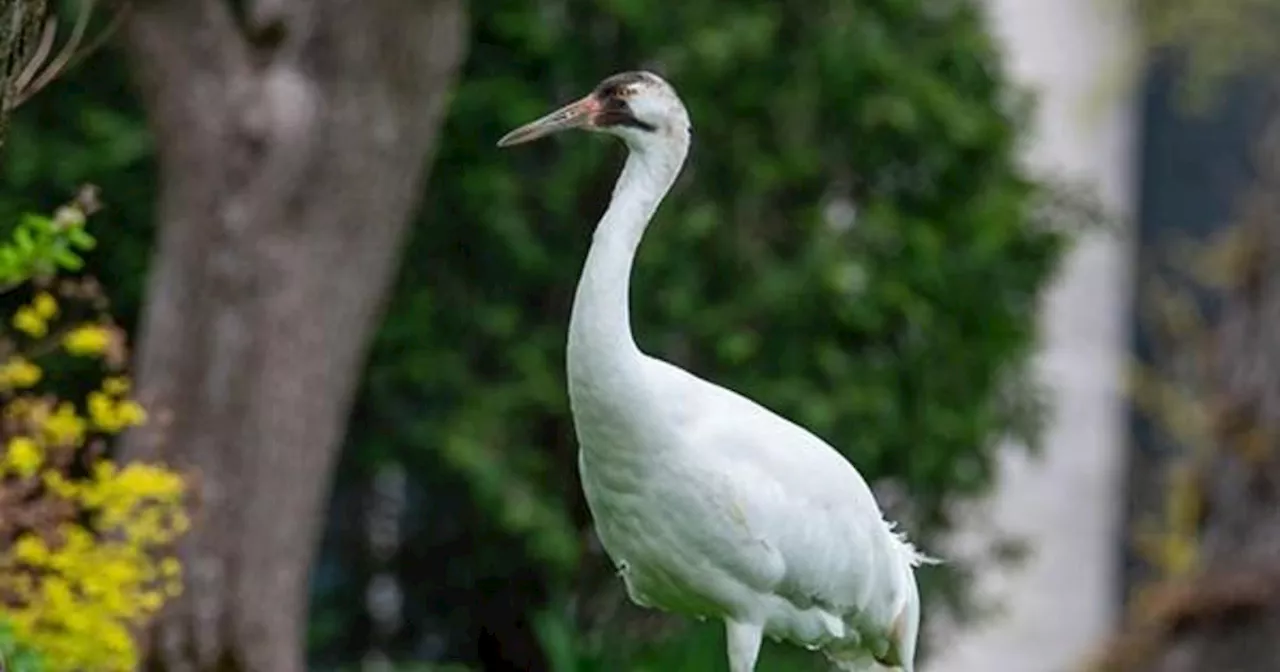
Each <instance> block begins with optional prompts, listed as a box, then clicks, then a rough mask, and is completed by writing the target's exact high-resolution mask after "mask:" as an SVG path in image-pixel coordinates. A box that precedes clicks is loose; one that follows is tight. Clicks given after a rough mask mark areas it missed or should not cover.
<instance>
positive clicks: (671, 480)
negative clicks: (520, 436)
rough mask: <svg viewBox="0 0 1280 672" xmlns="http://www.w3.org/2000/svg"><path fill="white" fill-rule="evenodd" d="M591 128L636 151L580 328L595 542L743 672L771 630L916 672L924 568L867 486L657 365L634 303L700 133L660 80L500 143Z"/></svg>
mask: <svg viewBox="0 0 1280 672" xmlns="http://www.w3.org/2000/svg"><path fill="white" fill-rule="evenodd" d="M572 127H584V128H591V129H594V130H604V131H606V132H610V133H613V134H615V135H619V136H621V137H622V138H623V139H624V140H625V141H626V142H627V145H628V148H629V149H630V152H629V155H628V158H627V162H626V164H625V166H624V168H623V171H622V175H621V176H620V177H619V179H618V183H617V186H616V187H615V189H614V193H613V198H612V200H611V202H610V205H609V208H608V209H607V210H606V212H605V215H604V217H603V218H602V219H601V220H600V223H599V224H598V225H597V227H596V230H595V234H594V237H593V241H592V245H591V249H590V252H589V253H588V255H587V260H586V264H585V266H584V268H583V273H582V278H581V280H580V281H579V284H578V289H577V293H576V295H575V298H574V305H573V312H572V317H571V319H570V325H569V337H568V349H567V368H568V380H569V399H570V406H571V409H572V413H573V419H574V426H575V431H576V433H577V439H578V443H579V447H580V450H579V454H578V466H579V471H580V476H581V479H582V487H583V491H584V493H585V495H586V500H587V505H588V508H589V509H590V511H591V515H592V519H593V521H594V523H595V528H596V533H597V535H598V536H599V538H600V541H601V544H602V546H603V547H604V549H605V551H606V553H607V554H608V555H609V557H610V558H611V559H612V561H613V562H614V564H615V566H616V567H617V569H618V573H619V574H620V575H621V577H622V579H623V581H624V582H625V584H626V588H627V592H628V595H629V596H630V598H631V599H632V601H634V602H635V603H636V604H638V605H640V606H645V607H651V608H656V609H661V610H664V611H669V612H673V613H680V614H686V615H691V616H696V617H704V618H717V619H720V620H723V621H724V622H725V625H726V631H727V633H728V644H727V647H728V652H727V653H728V657H729V662H730V668H731V670H732V672H750V671H751V670H753V669H754V667H755V662H756V658H757V655H758V651H759V647H760V643H761V639H762V637H763V636H765V635H768V636H770V637H772V638H774V639H780V640H787V641H791V642H794V643H797V644H800V645H802V646H805V647H807V648H810V649H815V650H817V649H821V650H822V651H823V652H824V653H825V654H826V655H827V656H828V658H830V659H831V660H832V661H833V662H834V663H835V664H837V665H838V666H840V667H841V668H842V669H846V670H863V669H870V668H872V667H874V666H875V665H876V664H885V665H897V666H899V667H901V668H902V669H903V670H905V671H906V672H913V667H914V655H915V645H916V635H917V629H918V627H919V626H918V622H919V612H920V606H919V595H918V593H917V589H916V583H915V577H914V568H915V567H916V566H917V565H919V564H921V563H922V562H926V561H928V560H929V559H928V558H926V557H925V556H923V555H921V554H919V553H917V552H916V550H915V549H914V548H913V547H912V545H911V544H910V543H909V542H907V541H906V539H905V537H903V536H902V535H901V534H899V533H897V532H895V531H894V529H893V526H892V524H890V523H889V522H887V521H886V520H885V519H884V517H883V515H882V514H881V512H880V509H879V507H878V506H877V504H876V502H875V498H874V496H873V495H872V493H871V490H870V488H869V487H868V486H867V484H866V482H865V481H864V480H863V478H862V476H861V475H860V474H859V473H858V472H857V470H856V469H854V467H853V465H851V464H850V463H849V462H848V461H847V460H846V459H845V458H844V457H843V456H842V455H840V453H838V452H837V451H836V450H835V449H833V448H832V447H831V446H829V445H828V444H827V443H825V442H824V441H823V440H822V439H820V438H818V437H817V436H815V435H814V434H812V433H811V432H809V431H808V430H806V429H805V428H803V427H801V426H799V425H797V424H795V423H793V422H791V421H789V420H787V419H785V418H783V417H782V416H780V415H778V414H776V413H773V412H771V411H770V410H768V409H766V408H765V407H763V406H761V405H760V404H758V403H756V402H754V401H752V400H750V399H748V398H747V397H744V396H742V395H740V394H738V393H736V392H733V391H732V390H728V389H726V388H723V387H720V386H718V385H715V384H713V383H711V382H708V381H706V380H704V379H702V378H699V377H697V376H695V375H693V374H692V373H689V372H688V371H685V370H684V369H681V368H679V367H677V366H675V365H673V364H670V363H668V362H665V361H662V360H660V359H657V358H655V357H651V356H649V355H647V354H645V353H644V352H642V351H641V350H640V348H639V347H638V346H637V345H636V343H635V341H634V339H633V337H632V332H631V325H630V316H629V310H628V302H629V291H630V275H631V267H632V263H633V261H634V258H635V255H636V252H637V248H638V246H639V243H640V240H641V238H642V236H643V234H644V232H645V229H646V227H647V225H648V222H649V221H650V219H651V217H652V215H653V214H654V212H655V211H656V209H657V207H658V204H659V202H660V201H661V199H662V197H663V196H664V195H665V194H666V192H667V190H668V189H669V188H670V186H671V184H672V183H673V182H674V181H675V178H676V176H677V175H678V174H679V172H680V169H681V167H682V165H683V163H684V159H685V156H686V154H687V153H688V148H689V138H690V126H689V121H688V116H687V113H686V112H685V108H684V105H683V104H682V103H681V102H680V100H679V97H678V96H677V95H676V94H675V91H674V90H673V89H672V88H671V87H670V85H668V84H667V83H666V82H664V81H663V80H662V79H660V78H658V77H657V76H656V75H653V74H651V73H623V74H620V75H615V76H614V77H611V78H609V79H606V80H605V81H604V82H602V83H601V85H600V86H598V87H597V88H596V90H595V91H594V92H593V93H592V94H590V95H589V96H587V97H586V98H584V99H582V100H580V101H578V102H576V103H573V104H570V105H568V106H566V107H564V108H562V109H561V110H558V111H556V112H554V113H552V114H550V115H547V116H546V117H544V118H543V119H540V120H538V121H536V122H533V123H531V124H527V125H526V126H524V127H521V128H520V129H517V130H516V131H513V132H512V133H511V134H509V135H508V136H507V137H506V138H504V139H503V142H502V143H500V144H504V145H505V144H515V143H516V142H524V141H528V140H531V139H534V138H536V137H540V136H541V135H545V134H547V133H550V132H554V131H556V130H561V129H563V128H572Z"/></svg>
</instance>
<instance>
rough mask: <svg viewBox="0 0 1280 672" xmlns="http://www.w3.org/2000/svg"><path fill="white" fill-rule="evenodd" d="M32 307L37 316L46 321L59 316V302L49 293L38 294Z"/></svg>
mask: <svg viewBox="0 0 1280 672" xmlns="http://www.w3.org/2000/svg"><path fill="white" fill-rule="evenodd" d="M31 307H32V308H34V309H35V311H36V315H39V316H40V317H41V318H42V319H45V320H48V319H49V318H51V317H53V316H54V315H57V314H58V302H57V301H55V300H54V298H53V296H51V295H50V294H49V292H40V293H39V294H36V298H35V300H34V301H32V302H31Z"/></svg>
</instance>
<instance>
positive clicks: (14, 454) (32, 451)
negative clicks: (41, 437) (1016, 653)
mask: <svg viewBox="0 0 1280 672" xmlns="http://www.w3.org/2000/svg"><path fill="white" fill-rule="evenodd" d="M42 464H44V451H43V450H42V449H41V448H40V444H38V443H36V442H35V441H34V440H32V439H31V438H30V437H27V436H15V437H13V438H12V439H9V444H8V445H7V446H5V454H4V461H3V462H0V472H3V471H12V472H13V473H15V474H17V475H18V476H19V477H21V478H29V477H31V476H32V475H34V474H35V473H36V472H37V471H39V470H40V465H42Z"/></svg>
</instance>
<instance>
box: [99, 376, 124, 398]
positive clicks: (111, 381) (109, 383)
mask: <svg viewBox="0 0 1280 672" xmlns="http://www.w3.org/2000/svg"><path fill="white" fill-rule="evenodd" d="M102 391H103V392H106V393H107V394H110V395H111V396H114V397H120V396H124V395H126V394H128V393H129V379H128V378H126V377H124V376H112V377H110V378H107V379H106V380H103V381H102Z"/></svg>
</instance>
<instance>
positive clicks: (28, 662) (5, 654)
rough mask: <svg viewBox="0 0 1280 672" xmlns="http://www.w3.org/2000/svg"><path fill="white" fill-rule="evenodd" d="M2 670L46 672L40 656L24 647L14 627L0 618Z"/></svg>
mask: <svg viewBox="0 0 1280 672" xmlns="http://www.w3.org/2000/svg"><path fill="white" fill-rule="evenodd" d="M0 670H3V671H4V672H44V670H45V666H44V662H43V661H41V660H40V656H39V654H37V653H36V652H34V651H32V650H31V649H28V648H27V647H25V646H23V645H22V643H21V642H19V641H18V639H17V638H16V637H15V636H14V632H13V627H12V626H10V625H9V624H8V623H7V622H6V621H5V620H4V619H3V618H0Z"/></svg>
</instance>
